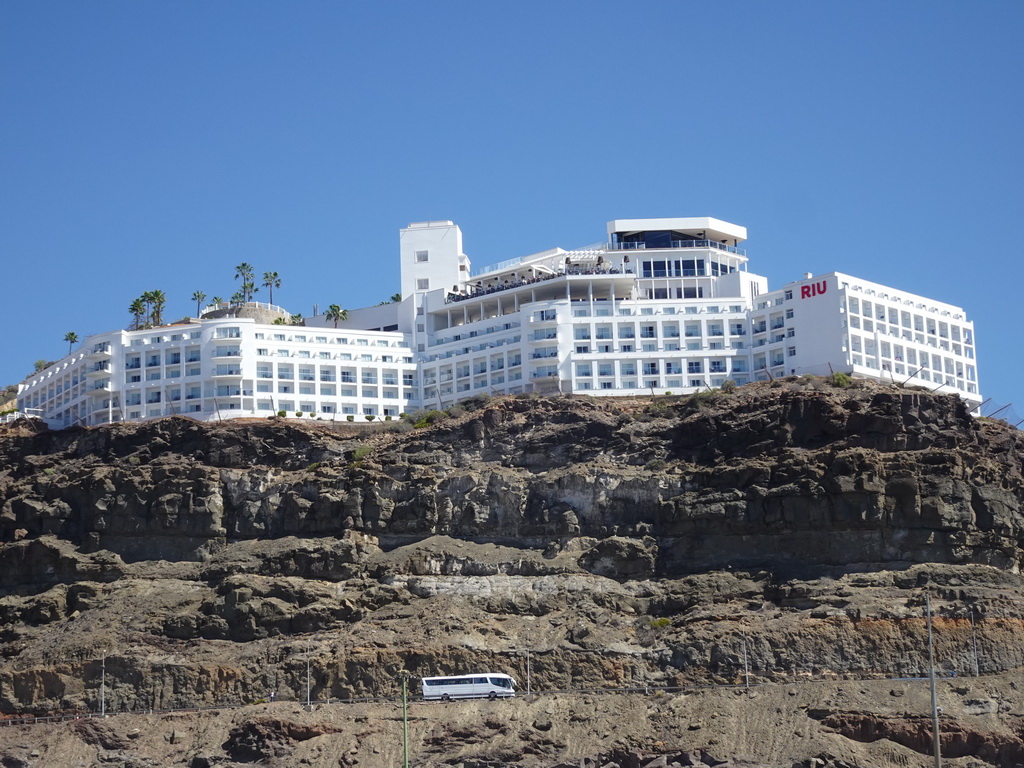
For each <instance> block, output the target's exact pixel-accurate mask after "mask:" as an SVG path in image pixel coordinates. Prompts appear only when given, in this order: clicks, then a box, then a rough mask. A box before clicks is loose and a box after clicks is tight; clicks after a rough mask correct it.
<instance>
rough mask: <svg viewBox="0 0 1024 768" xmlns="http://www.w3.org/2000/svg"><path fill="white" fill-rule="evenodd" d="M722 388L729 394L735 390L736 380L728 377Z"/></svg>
mask: <svg viewBox="0 0 1024 768" xmlns="http://www.w3.org/2000/svg"><path fill="white" fill-rule="evenodd" d="M721 390H722V391H723V392H725V394H727V395H728V394H730V393H732V392H735V391H736V382H735V381H733V380H732V379H726V380H725V381H723V382H722V386H721Z"/></svg>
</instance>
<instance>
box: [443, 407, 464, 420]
mask: <svg viewBox="0 0 1024 768" xmlns="http://www.w3.org/2000/svg"><path fill="white" fill-rule="evenodd" d="M466 410H467V409H466V408H463V407H462V405H461V404H460V405H453V406H452V407H451V408H449V409H448V411H447V413H448V415H449V416H451V417H452V418H458V417H459V416H462V415H464V414H465V413H466Z"/></svg>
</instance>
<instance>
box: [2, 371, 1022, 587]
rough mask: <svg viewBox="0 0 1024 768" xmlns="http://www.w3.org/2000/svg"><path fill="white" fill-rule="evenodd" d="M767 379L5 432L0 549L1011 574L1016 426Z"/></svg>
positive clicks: (902, 399) (171, 556) (866, 393)
mask: <svg viewBox="0 0 1024 768" xmlns="http://www.w3.org/2000/svg"><path fill="white" fill-rule="evenodd" d="M778 383H779V385H780V386H779V387H778V388H777V389H774V390H773V389H770V388H767V385H765V386H763V387H761V388H760V389H756V388H744V390H740V391H739V392H737V393H736V394H733V395H719V396H717V397H712V396H708V397H697V398H688V399H678V400H673V399H671V398H661V399H659V400H656V401H653V402H650V403H647V404H646V405H642V406H638V405H636V404H635V403H633V402H632V401H630V402H627V403H621V402H618V403H617V402H614V401H613V402H606V401H596V402H595V401H589V400H579V399H553V400H552V399H548V400H545V399H530V398H521V399H516V398H507V399H502V400H496V401H493V402H492V403H491V404H489V405H487V406H486V407H484V408H482V409H480V410H478V411H476V412H473V413H471V414H468V415H466V416H463V417H461V418H456V419H450V420H447V421H442V422H441V423H440V424H439V426H437V427H435V428H433V429H430V430H421V431H415V432H411V433H404V434H396V433H384V434H381V433H376V434H370V435H366V434H361V433H359V432H358V431H357V430H356V429H355V428H353V427H347V426H346V427H345V428H343V429H345V431H342V432H335V431H333V430H331V429H330V428H329V426H324V427H323V428H320V429H318V428H316V427H317V426H318V425H317V424H316V423H314V425H313V426H312V427H304V426H299V425H296V424H293V423H290V422H287V421H285V422H279V421H277V420H268V421H258V422H249V423H245V424H239V423H231V424H225V425H215V426H204V425H200V424H196V423H193V422H190V421H187V420H184V419H167V420H162V421H158V422H154V423H150V424H146V425H141V426H113V427H110V428H104V429H92V430H66V431H62V432H56V433H48V432H44V433H42V434H37V435H32V436H24V437H19V436H10V437H7V438H6V439H2V440H0V461H2V466H3V468H4V469H3V472H2V474H0V500H2V506H0V537H2V539H3V540H4V541H7V542H14V541H15V540H16V539H18V538H27V539H33V538H36V537H38V536H41V535H45V534H51V535H55V536H58V537H60V538H62V539H65V540H67V541H70V542H72V543H74V544H75V545H76V546H78V547H80V548H82V549H85V550H87V551H96V550H100V549H105V550H108V551H110V552H114V553H117V554H118V555H120V556H121V557H122V558H123V559H125V560H127V561H132V560H154V559H165V560H179V559H195V560H202V559H203V558H204V557H205V556H206V555H208V554H210V553H212V552H215V551H217V550H218V549H219V548H221V547H223V546H224V545H225V544H226V543H227V542H228V541H237V540H245V539H257V538H278V537H281V536H289V535H291V536H338V535H340V534H341V533H343V532H344V531H347V530H352V531H361V532H364V533H368V534H373V535H374V536H377V537H380V538H381V539H382V540H387V541H394V542H401V541H409V540H412V539H415V538H422V537H425V536H430V535H438V534H439V535H447V536H455V537H463V538H478V539H487V540H491V541H501V542H507V543H514V544H515V545H524V546H530V547H538V546H540V547H543V546H546V545H548V544H549V543H550V542H552V541H564V540H566V539H569V538H573V537H577V536H585V537H593V538H597V539H606V538H609V537H616V536H618V537H632V538H637V539H642V538H643V537H645V536H648V537H653V539H654V541H655V542H656V554H654V551H653V550H651V549H650V547H649V546H647V545H640V546H641V548H642V549H644V550H645V551H646V552H648V553H649V554H650V556H651V557H652V558H654V560H653V562H652V563H651V564H650V567H651V568H652V569H653V570H654V571H656V572H657V573H659V574H662V575H673V574H679V573H687V572H699V571H703V570H707V569H713V568H722V567H725V566H733V567H770V568H773V569H778V568H779V567H793V568H800V567H803V566H843V567H849V566H851V565H855V564H864V565H868V566H871V567H875V566H878V565H885V564H899V565H905V564H909V563H924V562H947V563H983V564H988V565H995V566H997V567H999V568H1005V569H1010V570H1013V569H1016V568H1017V567H1018V565H1019V562H1020V559H1021V549H1020V545H1021V535H1022V531H1021V506H1022V503H1024V501H1022V500H1024V483H1022V478H1021V449H1022V442H1021V439H1020V437H1019V434H1016V433H1013V432H1011V431H1008V430H1005V429H999V428H996V427H993V426H990V425H984V424H981V423H978V422H976V421H974V420H972V419H971V417H970V416H969V415H968V413H967V411H966V409H965V406H964V404H963V403H962V401H960V400H959V399H958V398H956V397H936V396H933V395H930V394H927V393H921V392H910V391H903V390H887V389H881V388H877V387H876V388H868V387H866V388H862V389H852V390H833V391H819V389H820V388H821V387H823V386H824V385H822V384H821V383H820V381H819V380H814V381H813V382H810V383H808V382H803V381H797V382H778ZM814 385H816V386H817V387H818V388H819V389H815V388H814ZM747 389H750V391H749V392H748V391H746V390H747ZM357 451H358V452H359V458H358V460H356V453H357ZM630 546H632V545H630V544H626V543H622V544H621V545H619V546H613V545H609V547H610V548H608V554H606V555H597V554H595V555H594V558H593V562H594V565H595V567H598V568H607V567H609V565H610V564H611V561H609V560H608V557H612V558H613V559H614V556H615V555H614V551H613V550H616V549H618V550H619V551H621V552H622V553H623V554H624V555H625V557H626V559H628V560H629V561H630V562H631V563H633V562H634V561H635V560H636V558H635V557H633V556H632V555H631V554H626V550H628V549H629V547H630ZM623 547H625V549H623ZM633 554H635V553H633ZM641 559H644V558H641ZM636 567H641V568H642V567H647V566H640V565H639V564H636ZM622 575H623V577H626V578H632V577H635V576H637V575H640V572H637V573H629V572H624V573H622Z"/></svg>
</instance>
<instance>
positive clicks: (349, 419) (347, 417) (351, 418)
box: [345, 413, 356, 421]
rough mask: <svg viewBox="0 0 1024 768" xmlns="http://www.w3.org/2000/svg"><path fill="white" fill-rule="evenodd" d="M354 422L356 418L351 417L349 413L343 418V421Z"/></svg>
mask: <svg viewBox="0 0 1024 768" xmlns="http://www.w3.org/2000/svg"><path fill="white" fill-rule="evenodd" d="M355 420H356V417H355V416H353V415H352V414H351V413H350V414H349V415H348V416H346V417H345V421H355Z"/></svg>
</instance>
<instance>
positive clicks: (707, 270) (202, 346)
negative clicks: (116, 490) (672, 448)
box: [18, 217, 982, 426]
mask: <svg viewBox="0 0 1024 768" xmlns="http://www.w3.org/2000/svg"><path fill="white" fill-rule="evenodd" d="M607 235H608V236H607V238H606V239H605V240H604V241H602V242H600V243H597V244H595V245H591V246H588V247H585V248H580V249H576V250H570V251H565V250H562V249H561V248H553V249H551V250H548V251H544V252H542V253H537V254H533V255H531V256H525V257H521V258H518V259H513V260H510V261H507V262H503V263H501V264H495V265H493V266H490V267H486V268H484V269H482V270H479V271H476V272H472V271H471V270H470V260H469V258H468V257H467V256H466V255H465V254H464V253H463V252H462V232H461V231H460V230H459V228H458V227H457V226H456V225H455V224H453V223H452V222H450V221H430V222H421V223H415V224H410V225H409V226H408V227H406V228H405V229H403V230H402V231H401V240H400V257H401V281H402V285H401V288H402V291H401V292H402V296H403V297H404V298H403V300H402V301H401V302H399V303H394V304H385V305H380V306H376V307H367V308H365V309H357V310H350V311H349V318H348V320H347V321H345V322H342V323H339V327H337V328H335V327H334V324H333V323H331V322H329V321H328V320H327V319H326V318H325V317H324V316H318V317H315V318H311V319H307V320H306V321H305V325H302V326H294V325H279V324H274V323H273V321H274V320H275V319H276V318H287V317H288V315H287V312H285V310H282V309H280V308H277V307H271V306H268V305H263V304H255V303H250V304H247V305H241V306H235V305H232V306H229V305H221V306H212V307H208V308H207V309H206V310H205V311H204V312H203V313H201V317H200V318H197V319H193V320H191V321H190V322H188V323H183V324H176V325H170V326H162V327H158V328H151V329H147V330H139V331H113V332H109V333H102V334H98V335H95V336H91V337H89V338H87V339H86V340H85V341H84V343H83V344H82V345H81V346H80V347H79V349H78V350H76V351H75V352H74V353H73V354H71V355H69V356H68V357H66V358H64V359H63V360H61V361H59V362H57V363H55V364H54V365H51V366H50V367H48V368H46V369H45V370H43V371H41V372H39V373H37V374H35V375H33V376H32V377H30V378H29V379H27V380H26V381H25V383H24V384H22V385H21V388H20V391H19V393H18V408H19V410H20V411H22V412H25V413H28V414H31V415H37V416H41V417H42V418H45V419H46V420H47V421H48V422H49V423H50V424H51V425H52V426H70V425H74V424H81V425H95V424H102V423H107V422H110V421H141V420H145V419H152V418H158V417H161V416H167V415H172V414H185V415H189V416H192V417H194V418H197V419H204V420H209V419H221V418H231V417H242V416H246V417H252V416H257V417H258V416H268V415H271V414H273V413H276V412H278V411H286V412H288V413H289V415H292V414H294V413H296V412H301V413H302V414H304V418H308V417H311V416H312V417H319V418H324V419H346V418H348V417H351V419H355V420H363V419H364V418H370V419H386V418H387V417H397V416H398V415H399V414H400V413H403V412H409V411H413V410H417V409H421V408H445V407H447V406H450V405H452V404H454V403H455V402H457V401H459V400H461V399H464V398H467V397H470V396H473V395H479V394H504V393H518V392H540V393H559V392H561V393H587V394H594V395H629V394H650V393H657V394H661V393H665V392H672V393H687V392H693V391H696V390H699V389H703V388H707V387H718V386H721V385H722V383H723V382H725V381H726V380H727V379H731V380H733V381H734V382H736V383H737V384H740V385H742V384H746V383H748V382H750V381H755V380H763V379H767V378H770V377H771V378H777V377H781V376H788V375H794V374H795V375H800V374H805V373H813V374H821V375H825V374H828V373H829V372H830V371H843V372H847V373H850V374H852V375H854V376H860V377H866V378H873V379H878V380H881V381H886V382H888V381H890V380H892V381H898V382H901V383H902V382H906V383H908V384H916V385H920V386H924V387H928V388H929V389H934V390H936V391H939V392H950V393H956V394H959V395H960V396H961V397H963V398H964V400H965V401H967V402H968V403H969V404H970V405H971V406H973V407H974V408H977V407H978V406H979V405H980V404H981V402H982V398H981V395H980V392H979V389H978V376H977V361H976V358H975V346H974V326H973V323H972V322H971V321H969V320H967V318H966V315H965V313H964V310H963V309H961V308H959V307H955V306H952V305H950V304H945V303H942V302H938V301H934V300H932V299H927V298H925V297H923V296H918V295H915V294H912V293H907V292H905V291H901V290H898V289H895V288H889V287H886V286H883V285H879V284H877V283H871V282H868V281H865V280H861V279H859V278H855V277H851V276H849V275H844V274H840V273H837V272H833V273H830V274H827V275H821V276H815V277H812V276H810V275H806V276H805V277H804V279H802V280H798V281H796V282H793V283H790V284H787V285H785V286H783V287H782V288H779V289H777V290H773V291H769V290H768V281H767V279H766V278H764V277H761V276H759V275H756V274H754V273H752V272H749V271H748V270H747V256H746V252H745V251H744V250H743V248H742V247H741V243H743V242H744V240H745V239H746V229H745V228H744V227H740V226H737V225H735V224H730V223H728V222H725V221H720V220H718V219H714V218H704V217H702V218H672V219H625V220H617V221H612V222H609V223H608V231H607Z"/></svg>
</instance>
